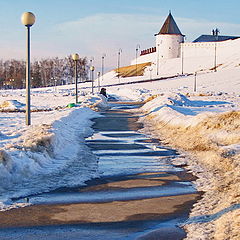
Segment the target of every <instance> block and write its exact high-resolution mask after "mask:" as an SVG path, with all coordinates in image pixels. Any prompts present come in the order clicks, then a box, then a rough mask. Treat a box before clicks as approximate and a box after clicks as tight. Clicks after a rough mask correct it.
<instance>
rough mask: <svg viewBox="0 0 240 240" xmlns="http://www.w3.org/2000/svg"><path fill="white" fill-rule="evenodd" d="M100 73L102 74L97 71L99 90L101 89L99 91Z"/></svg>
mask: <svg viewBox="0 0 240 240" xmlns="http://www.w3.org/2000/svg"><path fill="white" fill-rule="evenodd" d="M100 75H101V73H100V72H98V73H97V76H98V91H99V92H100Z"/></svg>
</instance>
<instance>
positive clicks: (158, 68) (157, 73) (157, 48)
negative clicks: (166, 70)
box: [156, 43, 160, 75]
mask: <svg viewBox="0 0 240 240" xmlns="http://www.w3.org/2000/svg"><path fill="white" fill-rule="evenodd" d="M159 46H160V44H159V43H158V45H157V51H156V52H157V75H158V74H159Z"/></svg>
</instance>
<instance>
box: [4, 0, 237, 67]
mask: <svg viewBox="0 0 240 240" xmlns="http://www.w3.org/2000/svg"><path fill="white" fill-rule="evenodd" d="M239 7H240V2H239V1H237V0H229V1H221V0H218V1H216V0H208V1H207V0H168V1H166V0H148V1H146V0H99V1H97V0H89V1H83V0H0V11H1V14H0V26H1V27H0V33H1V34H0V36H1V37H0V58H3V59H11V58H17V59H24V58H25V29H24V26H22V24H21V21H20V17H21V14H22V13H23V12H25V11H31V12H33V13H34V14H35V15H36V23H35V25H34V26H33V27H32V28H31V33H32V41H31V42H32V45H31V46H32V58H33V59H39V58H42V57H54V56H58V57H64V56H66V55H68V54H71V53H73V52H78V53H79V54H80V55H81V56H87V57H88V58H90V57H91V56H94V62H95V65H96V66H99V65H100V60H101V55H102V54H103V53H106V60H105V64H106V66H107V67H108V68H114V67H116V64H117V63H116V62H117V52H118V49H119V48H122V50H123V52H122V65H127V64H128V63H129V62H130V60H131V59H132V58H134V56H135V48H136V45H137V44H140V46H141V49H145V48H149V47H152V46H154V44H155V43H154V41H155V38H154V34H155V33H157V32H158V31H159V29H160V28H161V26H162V24H163V22H164V20H165V18H166V17H167V15H168V13H169V10H171V12H172V15H173V16H174V18H175V20H176V22H177V24H178V26H179V28H180V30H181V31H182V33H183V34H185V35H186V37H187V38H186V39H187V41H192V40H194V39H195V38H197V37H198V36H199V35H201V34H210V33H211V29H213V28H216V27H217V28H219V29H220V34H222V35H240V18H239Z"/></svg>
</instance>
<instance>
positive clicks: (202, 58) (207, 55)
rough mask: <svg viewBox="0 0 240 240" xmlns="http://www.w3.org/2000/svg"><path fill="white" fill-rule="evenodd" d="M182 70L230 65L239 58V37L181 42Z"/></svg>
mask: <svg viewBox="0 0 240 240" xmlns="http://www.w3.org/2000/svg"><path fill="white" fill-rule="evenodd" d="M181 45H182V49H181V54H183V55H181V59H182V57H183V66H184V72H185V73H187V72H194V71H200V70H206V69H211V68H213V67H214V66H215V56H216V65H217V66H218V65H222V64H223V65H230V64H231V63H233V62H236V60H238V59H239V60H240V39H236V40H228V41H223V42H201V43H183V44H181Z"/></svg>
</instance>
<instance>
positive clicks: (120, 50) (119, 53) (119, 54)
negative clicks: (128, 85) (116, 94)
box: [118, 48, 122, 83]
mask: <svg viewBox="0 0 240 240" xmlns="http://www.w3.org/2000/svg"><path fill="white" fill-rule="evenodd" d="M121 53H122V49H121V48H119V50H118V81H119V83H120V72H119V68H120V57H121Z"/></svg>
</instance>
